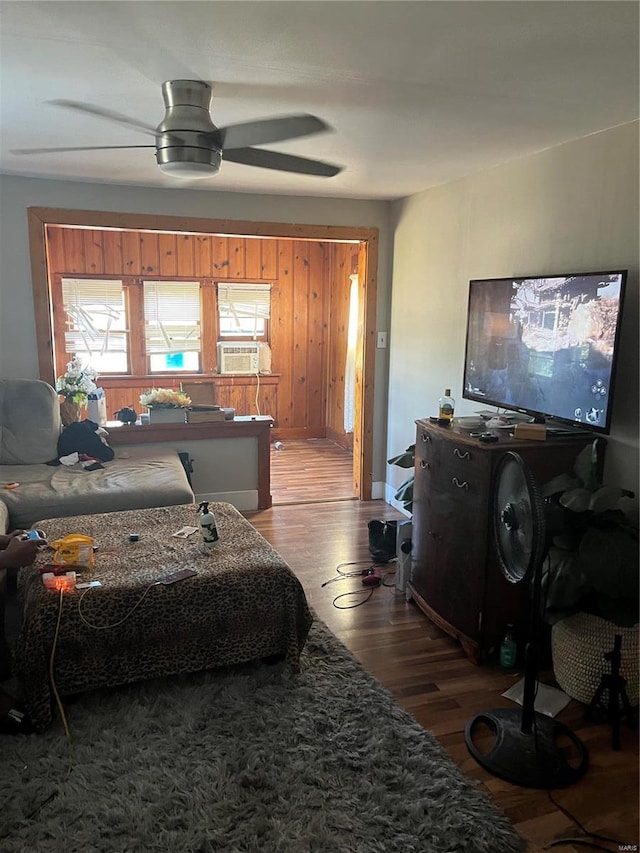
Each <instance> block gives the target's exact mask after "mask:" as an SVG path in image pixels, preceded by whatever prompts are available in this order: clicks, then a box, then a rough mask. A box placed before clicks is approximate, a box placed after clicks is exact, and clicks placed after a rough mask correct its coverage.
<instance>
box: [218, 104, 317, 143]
mask: <svg viewBox="0 0 640 853" xmlns="http://www.w3.org/2000/svg"><path fill="white" fill-rule="evenodd" d="M331 129H332V128H331V127H329V125H328V124H326V123H325V122H323V121H322V119H319V118H316V116H312V115H307V114H306V113H303V114H301V115H290V116H281V117H280V118H265V119H260V120H259V121H247V122H242V123H241V124H230V125H227V127H221V128H219V129H218V131H217V133H216V137H217V139H218V140H219V141H220V143H221V144H222V148H223V150H225V151H226V150H227V149H230V148H247V147H248V146H250V145H267V144H268V143H270V142H282V141H283V140H285V139H296V138H297V137H299V136H310V135H311V134H312V133H322V132H323V131H326V130H331Z"/></svg>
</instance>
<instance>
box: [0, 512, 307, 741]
mask: <svg viewBox="0 0 640 853" xmlns="http://www.w3.org/2000/svg"><path fill="white" fill-rule="evenodd" d="M210 509H211V511H212V512H213V514H214V516H215V519H216V524H217V528H218V532H219V536H220V539H219V541H218V542H217V543H216V546H215V548H214V549H213V550H211V551H208V552H206V553H202V552H201V550H200V538H199V536H200V534H199V531H197V532H196V533H194V534H193V535H192V536H190V537H188V538H187V539H179V538H175V537H173V536H172V535H171V534H172V533H174V532H176V531H177V530H179V529H180V528H181V527H183V526H184V525H191V526H197V507H196V506H195V505H187V506H174V507H158V508H155V509H148V510H134V511H130V512H113V513H105V514H102V515H85V516H75V517H71V518H57V519H45V520H43V521H39V522H38V523H37V525H34V526H37V527H38V528H41V529H43V530H44V531H45V533H46V535H47V536H48V538H49V540H50V541H52V540H53V539H55V538H59V537H62V536H65V535H67V534H69V533H83V534H85V535H87V536H91V537H93V538H94V539H95V542H96V544H97V546H98V550H97V551H96V555H95V556H96V563H95V567H94V570H93V572H92V573H91V574H90V575H89V574H86V576H85V575H83V576H82V578H79V580H99V581H101V584H102V586H100V587H96V588H91V589H88V590H87V591H80V590H74V591H73V592H69V593H63V594H62V597H60V593H58V592H54V591H51V590H47V589H45V587H44V585H43V584H42V582H41V580H40V574H39V571H38V565H39V564H42V563H43V562H47V561H48V560H49V559H50V552H49V553H47V552H44V553H43V554H42V556H41V557H39V559H38V561H37V562H36V565H35V566H33V567H29V568H25V569H22V570H21V571H20V574H19V577H18V595H19V600H20V602H21V605H22V608H23V624H22V629H21V631H20V635H19V638H18V641H17V644H16V648H15V664H16V674H17V675H18V677H19V678H20V679H21V680H22V682H23V686H24V701H25V706H26V710H27V713H28V714H29V717H30V719H31V722H32V724H33V726H34V728H35V730H36V731H43V730H44V729H45V728H46V727H47V726H48V725H49V724H50V722H51V721H52V719H53V713H52V691H51V686H50V683H49V672H48V670H49V659H50V655H51V650H52V647H53V645H54V637H55V634H56V622H57V619H58V613H59V609H60V608H61V619H60V628H59V632H58V636H57V640H56V642H55V654H54V680H55V684H56V687H57V690H58V692H59V694H60V696H64V695H69V694H73V693H79V692H83V691H85V690H91V689H94V688H98V687H114V686H117V685H121V684H127V683H130V682H134V681H139V680H141V679H145V678H153V677H157V676H165V675H173V674H177V673H180V672H195V671H198V670H203V669H209V668H211V667H216V666H226V665H233V664H239V663H245V662H248V661H252V660H256V659H262V658H271V657H272V656H278V657H280V658H282V659H284V661H285V662H286V663H287V664H288V665H290V666H291V667H292V669H293V670H294V671H297V669H298V667H299V658H300V653H301V651H302V648H303V647H304V643H305V641H306V637H307V634H308V632H309V628H310V626H311V623H312V615H311V612H310V610H309V607H308V604H307V601H306V597H305V594H304V591H303V589H302V585H301V584H300V582H299V580H298V579H297V578H296V576H295V575H294V574H293V572H292V571H291V569H290V568H289V566H288V565H287V564H286V563H285V561H284V560H283V559H282V557H281V556H280V555H279V554H278V552H277V551H275V550H274V549H273V548H272V547H271V545H270V544H269V543H268V542H267V541H266V539H264V538H263V537H262V536H261V534H260V533H258V531H257V530H255V528H254V527H253V526H252V525H251V524H250V523H249V522H248V521H247V520H246V519H245V518H243V516H242V515H241V514H240V513H239V512H238V511H237V510H236V509H235V508H234V507H233V506H231V505H230V504H227V503H213V504H211V506H210ZM131 533H135V534H138V536H139V541H133V542H132V541H129V536H130V534H131ZM181 568H193V569H194V570H195V571H196V572H197V575H196V576H195V577H192V578H187V579H186V580H181V581H179V582H178V583H175V584H172V585H169V586H164V585H161V584H157V581H158V580H159V579H160V578H161V577H163V576H165V575H167V574H168V573H170V572H174V571H176V570H178V569H181ZM87 623H89V624H87Z"/></svg>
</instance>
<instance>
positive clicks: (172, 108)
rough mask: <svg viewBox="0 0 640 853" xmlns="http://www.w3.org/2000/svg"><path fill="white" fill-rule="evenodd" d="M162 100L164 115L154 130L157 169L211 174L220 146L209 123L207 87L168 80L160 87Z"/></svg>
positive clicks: (208, 91)
mask: <svg viewBox="0 0 640 853" xmlns="http://www.w3.org/2000/svg"><path fill="white" fill-rule="evenodd" d="M162 97H163V99H164V104H165V114H164V118H163V119H162V121H161V122H160V124H159V125H158V127H157V128H156V162H157V164H158V166H159V167H160V168H161V169H162V171H164V172H167V173H168V174H171V173H172V172H175V174H183V173H184V172H185V171H188V172H189V173H191V176H192V177H196V176H197V174H198V173H199V172H200V173H201V174H202V177H206V176H207V175H212V174H215V173H216V172H217V171H218V170H219V168H220V162H221V160H222V146H221V144H220V142H219V141H218V140H217V133H218V128H217V127H216V126H215V124H214V123H213V122H212V121H211V111H210V109H211V87H210V86H209V85H208V84H207V83H204V82H202V81H200V80H168V81H167V82H166V83H163V84H162Z"/></svg>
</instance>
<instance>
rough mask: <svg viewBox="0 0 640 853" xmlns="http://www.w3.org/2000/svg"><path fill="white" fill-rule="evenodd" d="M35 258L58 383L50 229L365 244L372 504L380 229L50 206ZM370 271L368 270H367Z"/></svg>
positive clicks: (34, 236)
mask: <svg viewBox="0 0 640 853" xmlns="http://www.w3.org/2000/svg"><path fill="white" fill-rule="evenodd" d="M27 220H28V228H29V254H30V258H31V281H32V287H33V304H34V317H35V326H36V337H37V344H38V367H39V373H40V378H41V379H42V380H44V381H45V382H49V383H50V384H51V385H54V384H55V368H54V363H53V330H52V325H51V312H50V310H49V281H48V268H47V253H46V241H45V226H47V225H69V226H74V225H75V226H79V227H80V226H85V227H86V226H90V227H94V228H119V229H125V230H129V231H172V232H191V233H198V234H225V235H228V236H235V237H272V238H280V239H294V240H322V241H343V240H349V241H357V242H359V243H360V244H361V245H360V254H359V258H360V262H359V265H358V266H359V272H360V277H361V279H362V282H361V288H362V291H361V292H362V296H363V304H364V310H363V313H362V332H363V333H362V336H361V338H360V340H359V341H358V347H359V352H358V357H359V363H360V364H361V365H362V371H361V381H360V382H359V383H358V386H359V387H358V392H359V393H358V399H359V401H360V405H356V417H355V422H354V428H353V438H354V485H355V491H356V496H357V497H358V498H359V499H360V500H365V501H366V500H371V493H372V485H373V483H372V481H373V432H372V426H371V425H372V424H373V385H374V383H373V380H374V368H375V335H376V328H375V324H376V299H377V291H378V233H379V232H378V229H377V228H358V227H351V226H348V225H300V224H297V223H284V222H250V221H246V220H232V219H203V218H200V217H188V216H171V215H157V214H146V213H117V212H111V211H98V210H65V209H61V208H49V207H29V208H28V209H27ZM363 267H364V269H363Z"/></svg>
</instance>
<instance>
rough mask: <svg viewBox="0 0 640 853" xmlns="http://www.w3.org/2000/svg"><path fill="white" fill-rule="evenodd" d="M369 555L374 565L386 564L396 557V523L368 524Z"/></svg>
mask: <svg viewBox="0 0 640 853" xmlns="http://www.w3.org/2000/svg"><path fill="white" fill-rule="evenodd" d="M368 527H369V553H370V554H371V556H372V557H373V559H374V560H375V562H376V563H388V562H389V560H393V559H394V558H395V556H396V536H397V533H398V522H397V521H378V520H377V519H374V520H373V521H370V522H369V525H368Z"/></svg>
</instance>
